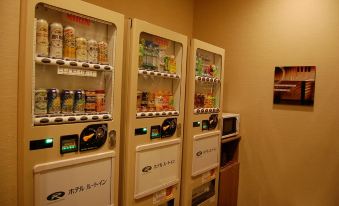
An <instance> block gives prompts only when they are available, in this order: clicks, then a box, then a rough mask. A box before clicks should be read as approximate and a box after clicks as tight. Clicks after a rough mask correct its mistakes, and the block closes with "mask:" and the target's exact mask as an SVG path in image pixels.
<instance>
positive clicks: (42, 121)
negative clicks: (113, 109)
mask: <svg viewBox="0 0 339 206" xmlns="http://www.w3.org/2000/svg"><path fill="white" fill-rule="evenodd" d="M109 120H112V115H111V114H108V113H98V114H73V115H72V114H69V115H67V114H65V115H62V114H60V115H57V114H47V115H35V116H34V125H38V126H40V125H51V124H69V123H79V122H94V121H109Z"/></svg>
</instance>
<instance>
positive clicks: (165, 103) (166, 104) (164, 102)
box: [162, 90, 170, 111]
mask: <svg viewBox="0 0 339 206" xmlns="http://www.w3.org/2000/svg"><path fill="white" fill-rule="evenodd" d="M169 94H170V91H169V90H166V91H164V93H163V100H162V109H163V110H165V111H168V110H169Z"/></svg>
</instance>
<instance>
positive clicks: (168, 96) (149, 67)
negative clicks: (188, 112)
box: [136, 32, 183, 117]
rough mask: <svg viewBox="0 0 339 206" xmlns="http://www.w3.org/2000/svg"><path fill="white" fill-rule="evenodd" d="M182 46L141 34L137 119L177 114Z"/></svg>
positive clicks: (157, 37) (147, 34)
mask: <svg viewBox="0 0 339 206" xmlns="http://www.w3.org/2000/svg"><path fill="white" fill-rule="evenodd" d="M182 49H183V48H182V44H181V43H178V42H175V41H171V40H168V39H165V38H162V37H159V36H155V35H152V34H149V33H145V32H142V33H141V34H140V39H139V63H138V64H139V65H138V66H139V76H138V91H137V105H136V110H137V117H158V116H172V115H178V114H179V103H180V79H181V65H182V64H181V62H182Z"/></svg>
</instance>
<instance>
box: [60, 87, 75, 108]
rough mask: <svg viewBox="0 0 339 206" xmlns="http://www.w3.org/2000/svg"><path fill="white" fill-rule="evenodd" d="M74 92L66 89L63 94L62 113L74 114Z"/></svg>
mask: <svg viewBox="0 0 339 206" xmlns="http://www.w3.org/2000/svg"><path fill="white" fill-rule="evenodd" d="M73 101H74V92H73V91H72V90H68V89H64V90H63V91H62V94H61V112H62V113H72V112H73Z"/></svg>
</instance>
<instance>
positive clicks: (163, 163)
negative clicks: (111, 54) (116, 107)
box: [121, 19, 187, 206]
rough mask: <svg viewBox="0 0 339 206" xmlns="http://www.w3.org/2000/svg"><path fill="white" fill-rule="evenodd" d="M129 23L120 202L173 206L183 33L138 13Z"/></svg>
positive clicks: (183, 65)
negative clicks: (142, 16) (157, 24)
mask: <svg viewBox="0 0 339 206" xmlns="http://www.w3.org/2000/svg"><path fill="white" fill-rule="evenodd" d="M129 28H130V29H129V35H128V36H129V41H128V48H129V51H128V54H129V55H128V57H127V61H126V62H127V68H126V76H125V79H124V82H125V87H124V88H125V89H126V90H125V93H126V95H125V96H124V104H123V107H124V109H123V111H124V113H123V116H122V117H123V121H124V124H123V131H124V137H125V138H123V140H122V144H123V150H124V152H123V161H122V162H123V167H122V170H121V172H123V173H124V178H123V184H122V191H123V198H122V199H123V201H122V204H121V205H125V206H133V205H137V206H149V205H167V204H170V205H176V206H178V205H179V201H180V199H179V198H180V179H181V154H182V150H181V148H182V138H183V126H182V125H183V121H184V99H185V77H186V55H187V37H186V36H184V35H182V34H179V33H176V32H174V31H170V30H168V29H165V28H162V27H160V26H156V25H153V24H150V23H148V22H145V21H142V20H138V19H133V20H130V21H129Z"/></svg>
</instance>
